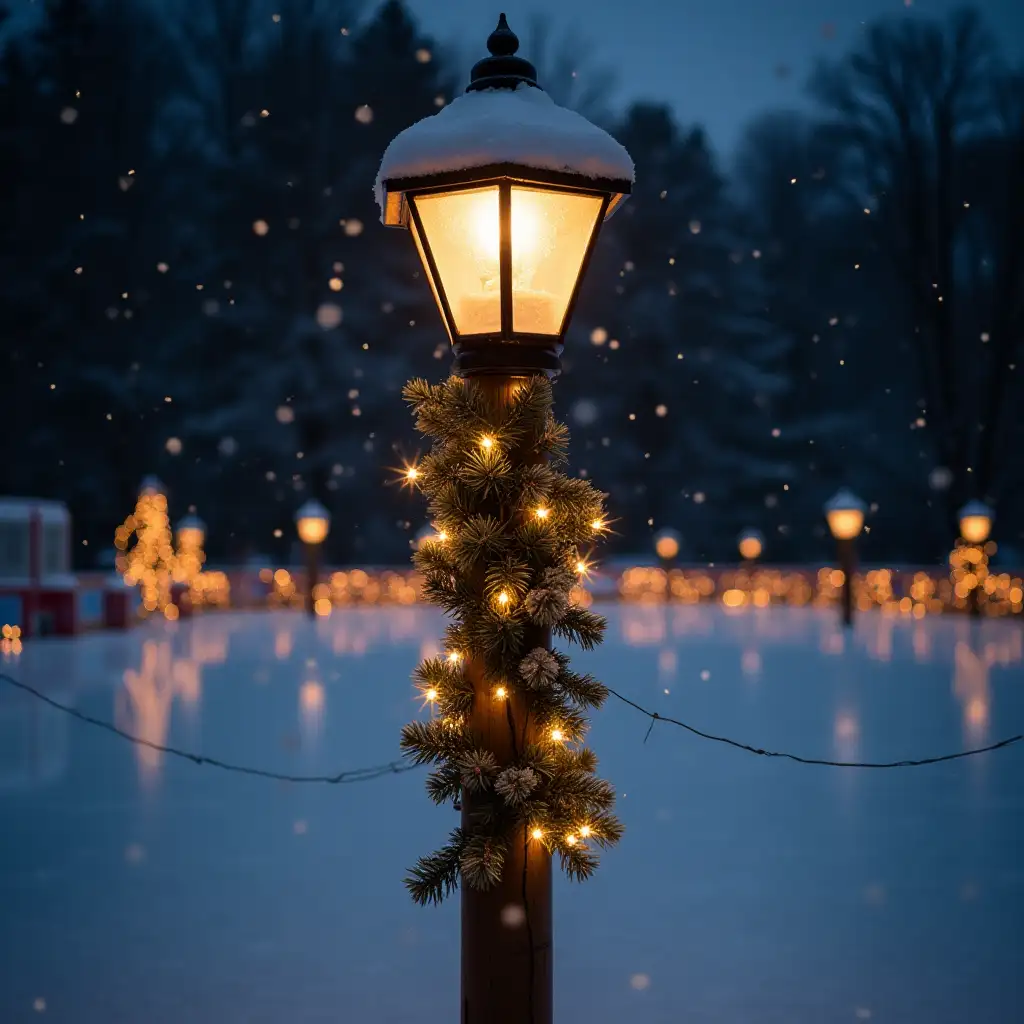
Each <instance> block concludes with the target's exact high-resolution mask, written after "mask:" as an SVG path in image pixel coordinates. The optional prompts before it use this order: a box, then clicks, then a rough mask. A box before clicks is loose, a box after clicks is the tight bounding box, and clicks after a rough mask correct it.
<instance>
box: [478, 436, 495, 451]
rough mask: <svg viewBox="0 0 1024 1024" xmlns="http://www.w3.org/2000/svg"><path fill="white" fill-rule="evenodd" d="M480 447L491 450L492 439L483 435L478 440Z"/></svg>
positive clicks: (492, 445)
mask: <svg viewBox="0 0 1024 1024" xmlns="http://www.w3.org/2000/svg"><path fill="white" fill-rule="evenodd" d="M480 447H481V448H493V447H494V438H493V437H491V436H490V434H484V436H483V437H481V438H480Z"/></svg>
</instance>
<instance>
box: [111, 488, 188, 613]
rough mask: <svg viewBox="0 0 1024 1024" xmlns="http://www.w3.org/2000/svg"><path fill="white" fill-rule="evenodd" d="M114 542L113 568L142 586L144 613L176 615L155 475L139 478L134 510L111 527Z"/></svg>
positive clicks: (163, 502) (166, 525) (163, 499)
mask: <svg viewBox="0 0 1024 1024" xmlns="http://www.w3.org/2000/svg"><path fill="white" fill-rule="evenodd" d="M133 538H134V543H132V540H133ZM114 545H115V547H116V548H117V550H118V556H117V569H118V571H119V572H120V573H121V574H122V575H123V576H124V580H125V583H128V584H130V585H132V586H137V587H141V588H142V607H143V611H144V613H145V614H151V613H152V612H161V613H162V614H163V615H164V616H165V617H166V618H168V619H176V618H177V617H178V609H177V607H175V605H174V604H173V603H172V602H171V582H172V579H173V574H174V567H175V555H174V547H173V544H172V542H171V525H170V521H169V520H168V518H167V496H166V495H165V494H164V486H163V484H162V483H161V482H160V481H159V480H158V479H157V478H156V477H154V476H147V477H146V478H145V479H144V480H143V481H142V486H141V488H140V489H139V497H138V501H136V503H135V511H134V512H133V513H132V514H131V515H130V516H129V517H128V518H127V519H126V520H125V521H124V522H123V523H122V524H121V525H120V526H119V527H118V528H117V530H116V531H115V533H114Z"/></svg>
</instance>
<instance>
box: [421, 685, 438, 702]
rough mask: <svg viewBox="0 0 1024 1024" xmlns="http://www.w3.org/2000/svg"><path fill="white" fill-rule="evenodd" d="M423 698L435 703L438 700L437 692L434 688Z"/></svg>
mask: <svg viewBox="0 0 1024 1024" xmlns="http://www.w3.org/2000/svg"><path fill="white" fill-rule="evenodd" d="M423 696H424V697H426V698H427V700H428V701H435V700H437V690H435V689H434V687H431V688H430V689H429V690H427V692H426V693H425V694H424V695H423Z"/></svg>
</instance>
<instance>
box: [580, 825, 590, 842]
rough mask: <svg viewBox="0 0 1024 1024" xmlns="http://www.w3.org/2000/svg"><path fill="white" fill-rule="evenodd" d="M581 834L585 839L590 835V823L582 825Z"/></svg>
mask: <svg viewBox="0 0 1024 1024" xmlns="http://www.w3.org/2000/svg"><path fill="white" fill-rule="evenodd" d="M580 835H581V836H583V838H584V839H586V838H587V836H589V835H590V826H589V825H580Z"/></svg>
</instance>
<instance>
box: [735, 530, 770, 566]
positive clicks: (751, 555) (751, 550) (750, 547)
mask: <svg viewBox="0 0 1024 1024" xmlns="http://www.w3.org/2000/svg"><path fill="white" fill-rule="evenodd" d="M736 546H737V547H738V548H739V551H740V557H741V558H745V559H747V561H749V562H752V561H753V560H754V559H755V558H760V557H761V552H762V551H763V550H764V537H763V536H762V535H761V533H760V531H758V530H744V531H743V532H742V533H741V534H740V535H739V537H738V539H737V541H736Z"/></svg>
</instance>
